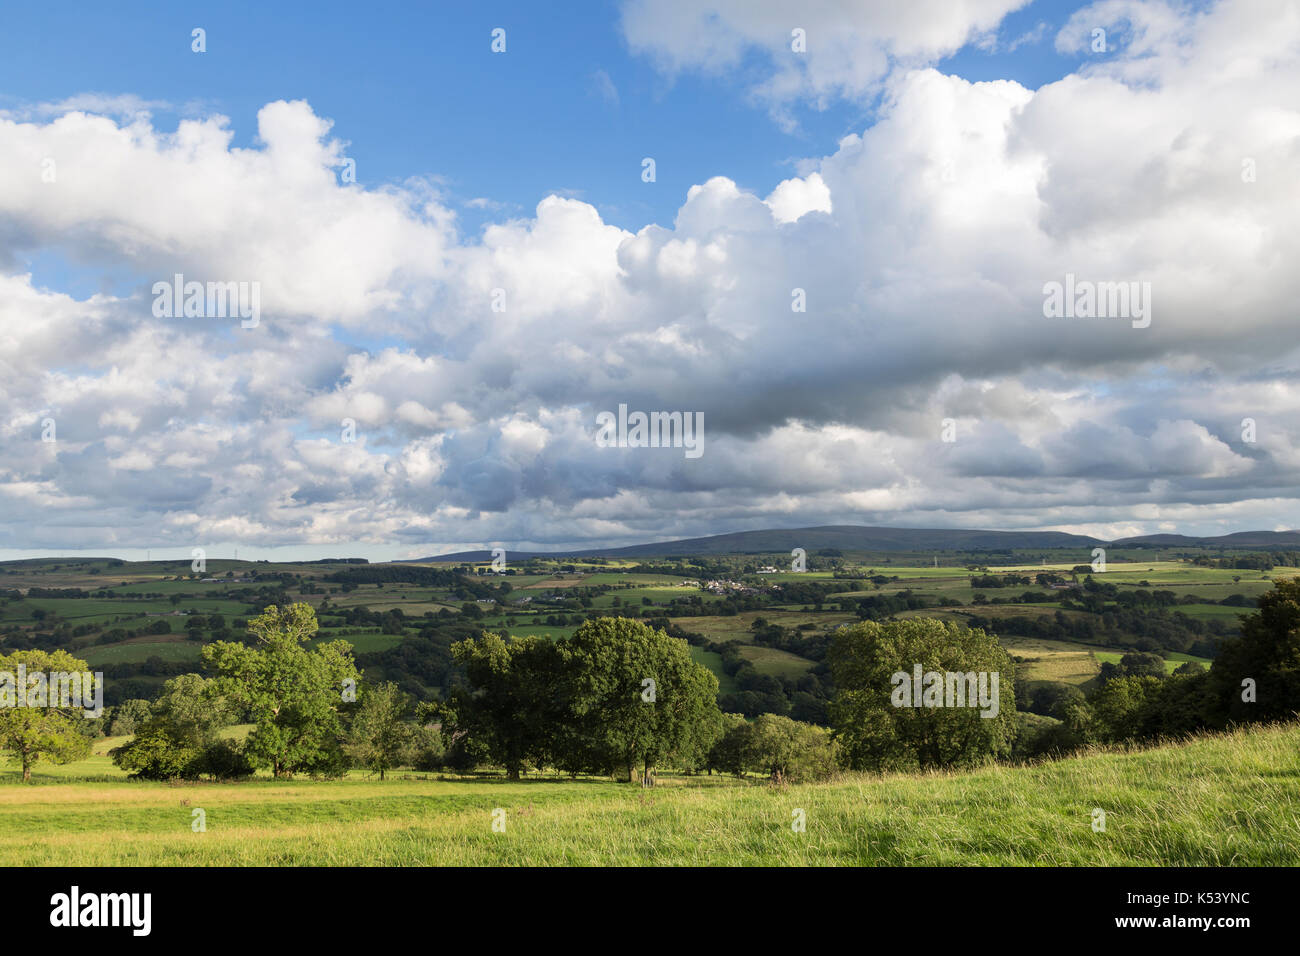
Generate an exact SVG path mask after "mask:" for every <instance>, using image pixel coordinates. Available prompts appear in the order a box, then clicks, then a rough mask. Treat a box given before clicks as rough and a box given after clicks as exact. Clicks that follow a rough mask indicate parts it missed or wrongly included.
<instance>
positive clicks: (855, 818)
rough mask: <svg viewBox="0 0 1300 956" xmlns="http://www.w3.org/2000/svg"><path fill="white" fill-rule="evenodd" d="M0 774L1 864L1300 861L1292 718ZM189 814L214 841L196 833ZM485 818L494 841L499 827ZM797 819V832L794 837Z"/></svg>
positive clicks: (1298, 762) (1299, 785) (1298, 768)
mask: <svg viewBox="0 0 1300 956" xmlns="http://www.w3.org/2000/svg"><path fill="white" fill-rule="evenodd" d="M100 759H103V758H100ZM59 769H61V770H63V771H64V772H65V773H66V772H69V771H72V770H75V769H76V768H59ZM86 769H87V770H92V768H90V767H87V768H86ZM94 769H98V768H94ZM92 772H93V770H92ZM0 779H2V780H3V783H0V864H3V865H8V866H39V865H187V866H203V865H283V864H311V865H362V866H364V865H420V864H466V865H534V866H536V865H544V866H551V865H563V864H578V865H594V864H615V865H622V864H650V865H709V864H712V865H796V866H798V865H832V866H834V865H851V866H875V865H913V864H924V865H945V866H952V865H1137V866H1182V865H1209V866H1236V865H1265V866H1281V865H1297V864H1298V863H1300V725H1294V724H1293V725H1288V726H1285V727H1275V728H1256V729H1252V730H1242V731H1238V732H1235V733H1230V734H1223V735H1206V736H1202V737H1199V738H1196V739H1194V740H1192V741H1190V742H1186V743H1181V744H1176V745H1168V746H1164V747H1159V748H1154V749H1148V750H1140V751H1129V752H1098V753H1093V754H1089V755H1085V756H1081V757H1075V758H1071V759H1068V760H1061V761H1056V762H1048V763H1042V764H1037V765H1032V766H1022V767H1008V766H990V767H987V768H985V769H982V770H978V771H974V772H971V773H965V774H927V775H910V776H908V775H891V776H884V777H880V776H870V775H847V776H844V777H841V778H839V779H836V780H834V781H831V782H828V783H822V784H813V785H804V786H790V787H787V788H773V787H770V786H768V785H766V784H760V783H752V782H750V783H746V782H740V781H734V780H730V779H725V778H718V777H712V778H709V777H704V778H686V777H669V778H661V784H662V785H661V786H659V787H656V788H654V789H652V790H642V789H640V788H639V787H634V786H631V785H628V784H617V783H611V782H608V781H603V780H577V781H568V780H564V781H559V780H550V779H534V780H525V781H522V782H513V783H512V782H507V781H504V780H493V779H475V780H454V779H447V780H440V779H437V778H434V777H429V778H423V777H417V776H415V775H398V776H396V777H393V778H390V779H389V780H387V781H385V782H382V783H381V782H379V781H378V780H373V779H367V778H363V777H359V776H355V775H354V776H351V777H349V778H347V779H345V780H341V781H331V782H313V781H309V780H294V781H274V780H269V779H257V780H252V781H248V782H245V783H239V784H203V783H199V784H184V785H169V784H162V783H143V782H133V781H129V780H105V779H101V780H84V779H78V780H74V779H69V778H67V777H64V776H53V775H43V776H41V777H40V778H39V779H38V781H37V782H36V783H35V784H34V785H22V784H20V783H17V782H16V774H15V773H5V774H3V775H2V776H0ZM200 808H201V809H202V810H203V811H204V812H205V814H206V824H207V831H206V832H202V833H196V832H193V831H192V829H191V823H192V821H193V819H194V816H193V811H194V810H195V809H200ZM497 808H500V809H502V810H504V811H505V824H506V825H505V832H504V833H498V832H493V829H492V821H493V811H494V809H497ZM1094 808H1098V809H1101V810H1104V811H1105V814H1106V816H1105V830H1104V832H1096V831H1094V829H1093V819H1094V818H1093V810H1094ZM799 810H801V811H803V815H804V818H805V820H806V830H805V832H795V831H794V830H793V829H792V823H793V822H794V820H795V812H796V811H799Z"/></svg>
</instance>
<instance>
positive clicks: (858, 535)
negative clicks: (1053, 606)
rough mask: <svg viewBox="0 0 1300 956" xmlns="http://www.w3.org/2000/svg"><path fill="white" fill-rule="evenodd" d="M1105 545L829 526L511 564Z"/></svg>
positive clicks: (1073, 539) (485, 556)
mask: <svg viewBox="0 0 1300 956" xmlns="http://www.w3.org/2000/svg"><path fill="white" fill-rule="evenodd" d="M1102 544H1106V542H1105V541H1102V540H1101V539H1100V538H1090V537H1087V536H1085V535H1079V534H1066V533H1064V532H1061V531H969V530H961V529H952V528H870V527H862V526H859V525H827V526H825V527H820V528H788V529H770V530H766V531H738V532H735V533H733V534H715V535H710V536H708V537H705V538H685V539H681V540H677V541H660V542H654V543H651V544H634V545H631V546H629V547H625V548H589V549H583V550H580V551H560V552H550V553H540V552H523V551H512V552H510V559H511V560H512V561H526V560H527V559H528V558H531V557H539V558H576V557H601V558H643V557H644V558H649V557H660V556H664V555H685V554H691V555H709V554H749V553H754V554H757V553H771V552H789V551H791V550H792V549H794V548H803V549H804V550H805V551H807V552H808V553H809V554H812V553H813V552H814V551H818V550H821V549H823V548H838V549H840V550H841V551H981V550H983V551H992V550H998V549H1003V548H1095V547H1097V546H1098V545H1102ZM491 557H492V554H491V552H490V551H460V552H457V553H455V554H444V555H439V556H437V557H431V558H418V559H416V560H417V561H487V560H490V559H491Z"/></svg>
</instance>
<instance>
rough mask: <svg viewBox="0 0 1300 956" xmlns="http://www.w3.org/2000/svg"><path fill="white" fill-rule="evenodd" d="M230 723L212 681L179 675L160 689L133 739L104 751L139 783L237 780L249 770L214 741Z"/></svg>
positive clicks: (229, 748)
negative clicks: (202, 778) (204, 778)
mask: <svg viewBox="0 0 1300 956" xmlns="http://www.w3.org/2000/svg"><path fill="white" fill-rule="evenodd" d="M232 719H233V713H232V710H231V707H230V703H229V701H227V700H226V698H224V697H223V696H222V695H221V693H220V689H219V687H218V685H217V682H216V681H214V680H208V679H207V678H204V677H201V676H199V675H198V674H182V675H180V676H179V677H173V678H172V679H171V680H169V681H167V683H166V684H164V685H163V692H162V694H161V695H160V696H159V698H158V699H157V700H156V701H154V703H153V707H152V709H151V713H150V716H149V718H148V719H147V720H145V721H143V722H142V723H141V725H140V726H139V728H138V729H137V730H136V734H135V737H134V738H133V739H132V740H130V741H128V742H127V743H125V744H123V745H122V746H121V747H115V748H114V749H113V750H112V751H110V752H109V756H111V757H112V758H113V763H115V764H117V766H119V767H121V768H122V769H123V770H126V771H128V772H130V774H131V776H133V777H137V778H140V779H144V780H173V779H178V778H179V779H187V780H193V779H197V778H198V777H200V776H202V775H204V774H211V775H212V776H214V777H232V776H242V775H246V774H247V773H249V772H251V770H252V768H251V766H249V765H247V763H246V761H245V760H243V759H242V755H241V754H240V753H239V750H238V748H237V747H234V746H233V745H232V744H230V743H229V742H226V741H222V740H220V739H219V738H218V736H217V733H218V731H219V730H220V729H221V728H222V727H225V726H228V725H229V724H230V723H231V721H232Z"/></svg>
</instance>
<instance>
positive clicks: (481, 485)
mask: <svg viewBox="0 0 1300 956" xmlns="http://www.w3.org/2000/svg"><path fill="white" fill-rule="evenodd" d="M410 6H414V5H410ZM5 19H6V24H5V30H4V31H3V32H2V33H0V558H14V557H27V556H39V555H53V554H105V555H116V556H121V557H127V558H135V557H144V556H146V555H149V556H152V557H178V556H187V555H189V554H190V553H191V550H192V549H193V548H195V547H202V548H204V549H205V552H206V554H207V555H208V556H209V557H214V558H215V557H230V556H233V555H234V553H235V550H236V549H238V553H239V556H240V557H250V558H252V557H264V558H271V559H277V560H290V559H303V558H313V557H339V556H361V557H368V558H371V559H372V560H386V559H393V558H409V557H419V556H424V555H431V554H438V553H445V552H450V551H457V550H464V549H469V548H486V547H496V546H501V547H506V548H508V549H509V548H516V549H521V550H560V549H566V550H567V549H575V548H582V547H606V546H611V547H612V546H619V545H626V544H634V543H641V542H645V541H660V540H670V539H673V538H679V537H695V536H702V535H707V534H713V533H723V532H731V531H740V530H748V529H759V528H770V527H801V526H808V525H821V524H880V525H894V526H907V527H954V528H958V527H960V528H975V527H979V528H993V529H1052V530H1064V531H1076V532H1080V533H1087V534H1093V535H1097V536H1099V537H1103V538H1115V537H1122V536H1127V535H1133V534H1143V533H1154V532H1179V533H1184V534H1198V535H1200V534H1223V533H1228V532H1231V531H1238V530H1253V529H1264V530H1281V529H1291V528H1297V527H1300V501H1298V498H1300V494H1298V492H1297V482H1296V480H1295V476H1296V466H1297V464H1300V424H1298V423H1300V416H1298V415H1297V411H1300V407H1298V406H1300V390H1298V388H1297V357H1298V355H1297V336H1296V335H1295V331H1294V330H1295V327H1296V319H1297V314H1296V308H1295V303H1296V301H1297V291H1300V290H1298V289H1297V286H1300V277H1298V276H1297V270H1296V269H1295V268H1294V265H1293V263H1294V262H1296V261H1297V252H1298V251H1300V250H1297V244H1298V238H1300V237H1298V235H1297V227H1296V223H1297V222H1300V186H1298V185H1297V183H1298V182H1300V107H1298V105H1297V104H1300V95H1298V94H1300V62H1298V61H1300V6H1298V5H1297V3H1296V2H1295V0H1235V2H1229V3H1211V2H1198V3H1177V2H1170V3H1165V2H1131V0H1102V2H1099V3H1093V4H1088V3H1060V2H1047V0H1037V2H1024V0H962V2H951V0H946V2H941V0H911V2H908V3H896V4H895V3H874V2H873V3H849V2H847V0H839V2H824V0H805V2H800V3H789V2H774V0H624V2H618V3H599V4H597V3H592V4H584V5H581V6H578V7H575V8H571V9H570V8H566V9H564V10H562V11H561V10H558V9H557V8H554V7H551V6H546V5H539V4H535V3H517V4H514V3H485V4H462V5H454V6H453V5H450V4H438V5H427V8H424V7H423V6H422V8H420V9H409V8H408V5H404V4H393V3H377V4H370V5H366V6H365V7H364V8H362V7H358V6H357V5H355V4H342V3H312V4H305V3H304V4H275V5H266V4H251V3H250V4H245V3H223V4H219V5H218V4H198V5H186V6H185V7H184V8H183V9H178V8H177V5H174V4H163V3H157V4H153V3H126V4H121V5H114V6H112V7H111V8H109V7H105V6H104V5H99V4H90V3H85V4H77V3H73V4H60V5H58V6H57V8H48V7H46V6H43V5H37V4H29V5H20V6H18V7H15V8H13V9H9V10H6V18H5ZM196 30H197V31H201V32H200V33H198V34H197V35H196V33H195V31H196ZM494 47H495V49H494ZM198 48H201V49H198ZM651 173H653V175H651ZM178 274H179V275H181V276H183V280H182V282H186V281H188V282H198V283H202V284H207V283H214V284H216V283H221V284H226V283H230V284H234V285H233V286H232V287H231V288H237V289H238V290H239V291H241V292H243V293H244V294H245V295H246V297H247V298H246V299H245V303H246V304H247V305H249V307H250V310H251V309H252V303H253V302H254V301H256V309H255V317H252V312H250V315H247V316H246V315H231V314H213V313H214V312H216V313H220V312H221V310H219V309H215V310H214V309H213V308H212V307H211V305H210V304H209V303H206V302H203V303H200V304H199V306H198V307H197V308H196V309H195V310H194V311H196V312H198V313H200V314H190V315H186V314H185V309H184V308H183V307H182V306H180V305H177V306H176V307H174V308H173V307H171V306H170V305H168V304H167V303H165V302H162V301H160V288H161V286H163V285H170V284H171V283H172V281H173V277H174V276H176V275H178ZM1054 283H1055V284H1058V286H1059V288H1061V289H1067V288H1068V289H1069V290H1070V291H1069V293H1067V294H1068V296H1069V297H1070V298H1071V302H1070V306H1071V307H1070V308H1056V309H1054V308H1053V307H1052V306H1051V304H1050V300H1051V297H1052V295H1051V293H1050V291H1049V290H1051V289H1052V288H1053V284H1054ZM1121 286H1122V289H1123V291H1124V292H1126V293H1131V295H1130V296H1128V297H1127V298H1128V299H1129V301H1127V302H1125V301H1122V300H1120V299H1118V298H1115V299H1114V300H1113V301H1111V302H1110V306H1111V314H1107V315H1105V316H1104V317H1102V316H1088V315H1087V314H1086V312H1087V310H1086V307H1085V305H1084V303H1085V301H1086V299H1078V300H1076V299H1075V294H1076V293H1077V294H1078V295H1082V296H1087V297H1090V293H1091V292H1092V291H1093V290H1094V289H1101V290H1103V291H1102V293H1101V295H1100V296H1099V297H1098V299H1097V301H1098V302H1099V303H1100V302H1106V301H1107V299H1106V295H1107V292H1106V291H1105V290H1109V292H1110V294H1111V295H1112V296H1116V295H1118V293H1117V291H1116V290H1118V289H1120V288H1121ZM1080 290H1082V291H1080ZM254 294H255V295H256V299H255V300H254V299H253V298H252V296H253V295H254ZM1076 305H1077V306H1078V307H1077V308H1075V306H1076ZM250 310H246V311H250ZM620 406H626V407H627V409H628V410H630V412H637V411H641V412H645V413H647V414H649V413H652V412H662V413H680V414H681V415H683V416H685V417H686V420H688V421H702V422H703V425H702V429H701V431H700V435H699V439H700V440H699V442H698V447H696V448H695V449H694V450H691V449H688V448H682V447H636V446H637V442H636V440H635V437H633V439H632V440H630V441H627V440H620V439H619V436H614V438H613V440H610V436H609V435H607V434H603V433H602V430H601V427H600V422H601V421H602V417H601V416H602V413H610V414H611V415H613V416H615V417H616V416H617V412H618V409H619V407H620ZM623 437H624V438H626V435H624V436H623Z"/></svg>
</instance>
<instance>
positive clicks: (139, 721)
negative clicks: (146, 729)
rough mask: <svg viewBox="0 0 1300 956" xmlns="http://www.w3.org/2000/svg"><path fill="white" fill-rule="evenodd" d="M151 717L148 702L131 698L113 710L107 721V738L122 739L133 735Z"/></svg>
mask: <svg viewBox="0 0 1300 956" xmlns="http://www.w3.org/2000/svg"><path fill="white" fill-rule="evenodd" d="M152 715H153V708H152V707H151V706H150V704H149V701H147V700H140V699H139V698H132V699H131V700H124V701H122V703H120V704H118V705H117V706H116V707H114V708H113V711H112V714H111V715H110V718H109V721H108V736H110V737H124V736H129V735H131V734H133V733H135V732H136V731H137V730H138V729H139V728H140V727H141V726H142V725H143V724H144V722H145V721H146V720H148V719H149V718H150V717H151V716H152Z"/></svg>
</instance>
